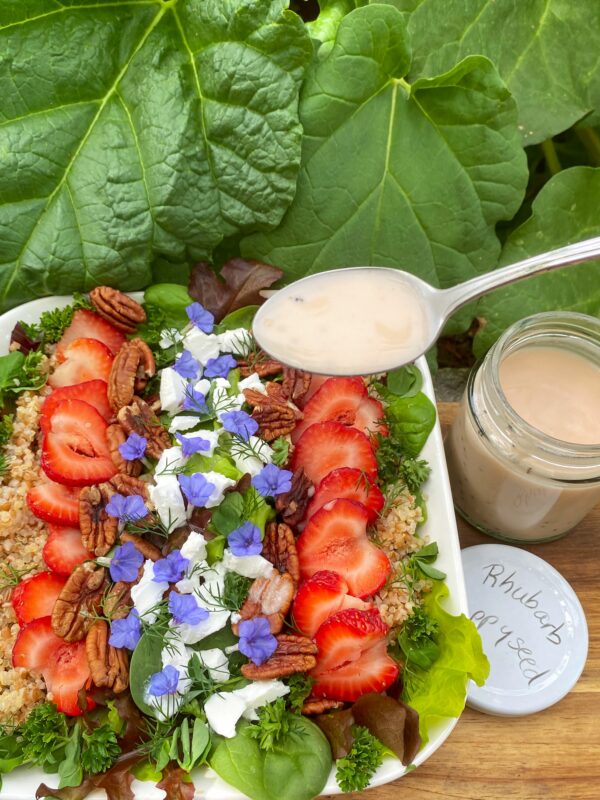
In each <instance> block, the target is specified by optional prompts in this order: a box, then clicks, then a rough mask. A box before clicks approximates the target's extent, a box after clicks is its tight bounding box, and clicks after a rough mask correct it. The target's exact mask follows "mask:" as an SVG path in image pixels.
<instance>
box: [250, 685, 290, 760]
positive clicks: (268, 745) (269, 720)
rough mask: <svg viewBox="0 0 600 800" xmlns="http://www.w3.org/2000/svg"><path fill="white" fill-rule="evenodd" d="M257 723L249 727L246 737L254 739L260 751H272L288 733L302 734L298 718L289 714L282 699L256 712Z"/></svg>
mask: <svg viewBox="0 0 600 800" xmlns="http://www.w3.org/2000/svg"><path fill="white" fill-rule="evenodd" d="M257 713H258V722H255V723H254V724H252V725H250V727H249V728H248V730H247V734H248V736H250V737H251V738H252V739H256V741H257V742H258V746H259V747H260V749H261V750H266V751H267V752H268V751H272V750H274V749H275V745H276V744H280V743H281V741H282V740H283V739H284V738H285V737H286V736H287V735H288V734H289V733H292V732H293V733H302V727H301V726H299V725H298V717H297V715H295V714H291V713H290V712H289V711H288V709H287V704H286V702H285V700H284V699H283V697H280V698H278V699H277V700H275V701H274V702H273V703H267V705H266V706H263V707H262V708H259V710H258V712H257Z"/></svg>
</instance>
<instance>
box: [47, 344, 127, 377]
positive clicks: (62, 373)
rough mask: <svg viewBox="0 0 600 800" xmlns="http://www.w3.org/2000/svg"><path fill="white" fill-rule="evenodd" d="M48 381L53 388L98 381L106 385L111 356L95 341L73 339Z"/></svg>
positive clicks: (105, 347)
mask: <svg viewBox="0 0 600 800" xmlns="http://www.w3.org/2000/svg"><path fill="white" fill-rule="evenodd" d="M58 361H59V365H58V366H57V367H56V369H55V370H54V372H53V373H52V375H50V378H49V380H48V383H49V384H50V386H52V387H53V388H56V387H57V386H73V385H74V384H76V383H84V381H92V380H95V379H99V380H102V381H106V382H107V383H108V378H109V375H110V369H111V367H112V362H113V356H112V353H111V352H110V350H109V349H108V347H107V346H106V345H105V344H103V343H102V342H99V341H98V340H97V339H74V340H73V341H72V342H71V343H70V344H68V345H67V346H66V347H65V348H64V350H63V352H62V354H61V355H60V357H58Z"/></svg>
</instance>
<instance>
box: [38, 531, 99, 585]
mask: <svg viewBox="0 0 600 800" xmlns="http://www.w3.org/2000/svg"><path fill="white" fill-rule="evenodd" d="M42 558H43V559H44V563H45V564H46V566H47V567H48V569H51V570H52V571H53V572H56V573H57V574H58V575H67V576H69V575H70V574H71V573H72V572H73V570H74V569H75V567H77V566H79V564H83V562H84V561H89V560H90V559H93V558H95V556H94V554H93V553H90V552H89V551H88V550H86V549H85V547H84V546H83V542H82V540H81V531H80V530H79V528H63V527H61V526H60V525H48V538H47V539H46V543H45V544H44V549H43V550H42Z"/></svg>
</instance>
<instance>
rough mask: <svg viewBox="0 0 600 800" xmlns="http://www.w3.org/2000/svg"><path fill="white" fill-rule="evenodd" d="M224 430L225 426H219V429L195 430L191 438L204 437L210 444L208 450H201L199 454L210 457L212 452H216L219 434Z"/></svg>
mask: <svg viewBox="0 0 600 800" xmlns="http://www.w3.org/2000/svg"><path fill="white" fill-rule="evenodd" d="M222 432H223V428H219V430H218V431H205V430H200V431H194V433H193V434H190V438H192V437H194V436H196V437H198V438H199V439H204V441H205V442H208V443H209V444H210V447H209V448H208V450H200V451H199V455H201V456H206V458H210V457H211V456H212V454H213V453H214V452H215V447H216V446H217V445H218V444H219V436H220V435H221V433H222Z"/></svg>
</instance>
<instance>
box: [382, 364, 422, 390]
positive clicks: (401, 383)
mask: <svg viewBox="0 0 600 800" xmlns="http://www.w3.org/2000/svg"><path fill="white" fill-rule="evenodd" d="M386 386H387V388H388V389H389V390H390V392H392V394H397V395H399V396H401V397H412V396H414V395H415V394H417V393H418V392H420V391H421V387H422V386H423V376H422V375H421V370H420V369H419V368H418V367H417V366H415V365H414V364H407V365H406V366H405V367H400V369H393V370H392V371H391V372H388V374H387V380H386Z"/></svg>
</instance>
